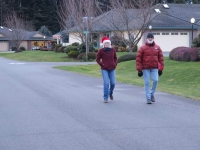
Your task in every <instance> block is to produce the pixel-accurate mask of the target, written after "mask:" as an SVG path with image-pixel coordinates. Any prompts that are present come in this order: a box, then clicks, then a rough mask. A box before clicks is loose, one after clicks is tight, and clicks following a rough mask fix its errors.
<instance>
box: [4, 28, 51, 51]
mask: <svg viewBox="0 0 200 150" xmlns="http://www.w3.org/2000/svg"><path fill="white" fill-rule="evenodd" d="M23 31H24V37H23V40H22V42H21V44H20V47H24V48H25V49H26V50H33V49H38V47H43V46H46V47H47V48H49V46H50V42H51V40H52V37H48V36H44V35H43V34H42V33H40V32H38V31H27V30H23ZM9 32H13V31H12V30H11V29H9V28H6V27H2V26H1V27H0V51H10V50H12V48H13V47H14V45H13V43H12V40H10V39H9V36H8V35H9Z"/></svg>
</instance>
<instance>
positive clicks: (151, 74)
mask: <svg viewBox="0 0 200 150" xmlns="http://www.w3.org/2000/svg"><path fill="white" fill-rule="evenodd" d="M142 72H143V78H144V87H145V93H146V99H147V101H149V100H151V95H154V93H155V91H156V87H157V84H158V69H143V70H142ZM151 79H152V88H151V89H150V80H151Z"/></svg>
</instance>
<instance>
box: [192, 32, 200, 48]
mask: <svg viewBox="0 0 200 150" xmlns="http://www.w3.org/2000/svg"><path fill="white" fill-rule="evenodd" d="M192 47H200V34H199V35H198V37H196V38H194V40H193V41H192Z"/></svg>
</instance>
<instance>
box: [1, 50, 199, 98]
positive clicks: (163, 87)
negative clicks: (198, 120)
mask: <svg viewBox="0 0 200 150" xmlns="http://www.w3.org/2000/svg"><path fill="white" fill-rule="evenodd" d="M124 54H127V52H120V53H117V56H118V57H119V56H122V55H124ZM0 56H2V57H6V58H9V59H14V60H21V61H31V62H72V61H76V60H74V59H72V58H68V57H67V55H66V54H65V53H55V52H53V51H47V52H46V51H24V52H20V53H0ZM55 68H58V69H62V70H66V71H73V72H77V73H81V74H86V75H90V76H95V77H100V78H101V73H100V67H99V66H98V65H87V66H61V67H55ZM116 72H117V74H116V78H117V81H118V82H123V83H127V84H133V85H138V86H143V78H139V77H138V76H137V71H136V69H135V60H132V61H127V62H122V63H119V64H118V66H117V70H116ZM158 90H160V91H163V92H167V93H170V94H175V95H180V96H184V97H188V98H191V99H195V100H200V62H178V61H172V60H169V58H168V57H165V69H164V71H163V75H162V76H160V78H159V84H158Z"/></svg>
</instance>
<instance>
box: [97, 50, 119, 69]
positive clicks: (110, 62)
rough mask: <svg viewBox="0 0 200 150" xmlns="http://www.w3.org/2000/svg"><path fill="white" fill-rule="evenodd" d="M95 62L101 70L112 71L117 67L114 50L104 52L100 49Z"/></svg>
mask: <svg viewBox="0 0 200 150" xmlns="http://www.w3.org/2000/svg"><path fill="white" fill-rule="evenodd" d="M96 62H97V63H98V64H99V65H100V66H101V69H102V70H114V69H115V68H116V66H117V56H116V51H115V49H113V48H111V50H109V51H106V50H104V49H103V48H102V49H100V50H99V51H98V53H97V56H96Z"/></svg>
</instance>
